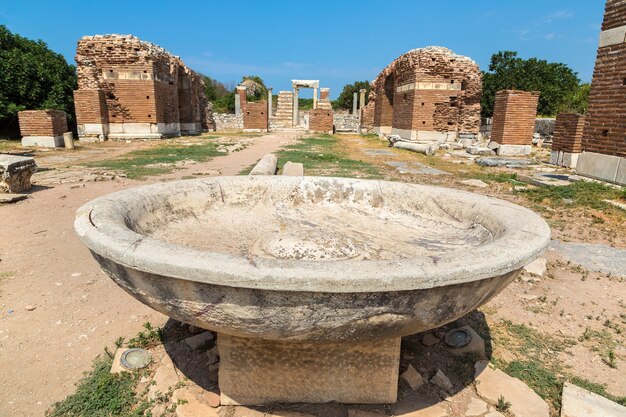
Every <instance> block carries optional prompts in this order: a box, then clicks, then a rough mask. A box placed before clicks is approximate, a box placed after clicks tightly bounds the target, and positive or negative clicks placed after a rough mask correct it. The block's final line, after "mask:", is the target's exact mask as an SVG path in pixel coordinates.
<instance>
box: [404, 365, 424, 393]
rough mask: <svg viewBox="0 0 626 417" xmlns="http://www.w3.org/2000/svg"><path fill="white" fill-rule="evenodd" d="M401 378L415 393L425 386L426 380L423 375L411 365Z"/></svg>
mask: <svg viewBox="0 0 626 417" xmlns="http://www.w3.org/2000/svg"><path fill="white" fill-rule="evenodd" d="M400 378H401V379H402V380H403V381H405V382H406V383H407V384H409V386H410V387H411V389H412V390H413V391H415V390H416V389H418V388H419V387H421V386H422V385H424V378H422V375H421V374H420V373H419V372H417V370H415V368H414V367H413V365H409V367H408V368H407V369H406V371H404V372H403V373H402V374H401V375H400Z"/></svg>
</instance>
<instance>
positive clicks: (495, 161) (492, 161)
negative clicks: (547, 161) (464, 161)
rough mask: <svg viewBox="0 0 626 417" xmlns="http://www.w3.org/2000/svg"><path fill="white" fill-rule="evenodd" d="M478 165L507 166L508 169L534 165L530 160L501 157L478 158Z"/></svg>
mask: <svg viewBox="0 0 626 417" xmlns="http://www.w3.org/2000/svg"><path fill="white" fill-rule="evenodd" d="M476 163H477V164H478V165H480V166H485V167H501V166H505V167H507V168H509V167H511V166H522V167H525V166H528V165H532V164H533V161H531V160H529V159H515V158H500V157H495V156H494V157H485V158H476Z"/></svg>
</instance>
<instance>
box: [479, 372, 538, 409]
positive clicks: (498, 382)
mask: <svg viewBox="0 0 626 417" xmlns="http://www.w3.org/2000/svg"><path fill="white" fill-rule="evenodd" d="M474 368H475V373H474V378H475V380H476V392H477V393H478V395H480V396H481V397H482V398H483V399H485V400H486V401H488V402H490V403H492V404H497V403H498V399H500V397H501V396H502V397H503V398H504V399H505V401H508V402H510V403H511V408H510V409H509V411H510V413H511V415H513V416H514V417H549V415H550V408H549V407H548V404H546V402H545V401H544V400H542V399H541V397H540V396H539V395H537V394H536V393H535V391H533V390H532V389H530V388H529V387H528V385H526V384H524V383H523V382H522V381H520V380H519V379H517V378H513V377H512V376H509V375H507V374H505V373H504V372H502V371H501V370H499V369H492V368H491V367H489V362H488V361H479V362H477V363H476V365H475V366H474Z"/></svg>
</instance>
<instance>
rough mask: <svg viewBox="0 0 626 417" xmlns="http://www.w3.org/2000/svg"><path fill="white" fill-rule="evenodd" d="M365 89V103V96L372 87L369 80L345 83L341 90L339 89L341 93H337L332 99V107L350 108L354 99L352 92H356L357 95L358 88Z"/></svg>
mask: <svg viewBox="0 0 626 417" xmlns="http://www.w3.org/2000/svg"><path fill="white" fill-rule="evenodd" d="M362 88H364V89H366V90H367V91H366V92H365V103H367V98H368V97H367V96H368V95H369V92H370V90H371V88H372V86H371V85H370V83H369V81H355V82H354V83H353V84H346V85H344V86H343V90H342V91H341V94H339V97H337V100H335V101H333V108H334V109H346V110H350V109H352V101H353V99H354V97H353V96H354V93H357V95H358V94H359V90H360V89H362Z"/></svg>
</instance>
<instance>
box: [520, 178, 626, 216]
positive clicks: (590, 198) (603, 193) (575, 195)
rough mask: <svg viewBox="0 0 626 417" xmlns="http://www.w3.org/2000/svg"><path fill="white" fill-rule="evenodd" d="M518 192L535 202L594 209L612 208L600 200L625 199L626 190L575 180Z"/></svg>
mask: <svg viewBox="0 0 626 417" xmlns="http://www.w3.org/2000/svg"><path fill="white" fill-rule="evenodd" d="M520 194H522V195H524V196H526V197H527V198H528V199H529V200H530V201H533V202H535V203H545V202H549V203H550V205H552V206H556V207H561V206H565V205H566V202H567V205H569V206H584V207H591V208H593V209H596V210H606V209H608V208H613V206H611V205H610V204H609V203H606V202H604V201H602V200H616V199H622V200H626V190H625V189H621V190H620V189H617V188H613V187H610V186H608V185H605V184H602V183H599V182H592V181H576V182H573V183H572V184H569V185H563V186H554V187H536V188H532V189H527V190H522V191H520Z"/></svg>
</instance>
